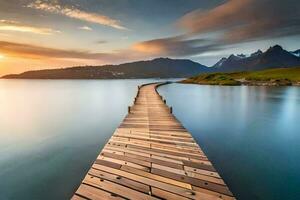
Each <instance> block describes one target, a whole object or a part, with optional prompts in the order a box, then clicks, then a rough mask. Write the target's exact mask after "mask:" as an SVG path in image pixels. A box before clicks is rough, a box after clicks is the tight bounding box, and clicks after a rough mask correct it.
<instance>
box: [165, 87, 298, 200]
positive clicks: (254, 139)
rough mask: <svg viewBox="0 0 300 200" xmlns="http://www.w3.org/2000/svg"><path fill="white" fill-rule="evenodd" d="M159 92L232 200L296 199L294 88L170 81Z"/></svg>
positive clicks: (296, 143)
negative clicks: (230, 192)
mask: <svg viewBox="0 0 300 200" xmlns="http://www.w3.org/2000/svg"><path fill="white" fill-rule="evenodd" d="M159 91H160V93H161V94H163V95H164V96H165V97H166V98H167V102H168V104H170V105H172V106H173V110H174V113H175V115H176V116H177V117H178V118H179V120H181V121H182V122H183V124H184V125H185V126H186V128H188V129H189V130H190V131H191V132H192V134H193V135H194V137H195V139H196V140H197V141H198V142H199V143H200V145H201V147H202V148H203V150H204V151H205V152H206V154H207V155H208V156H209V158H210V159H211V161H212V162H213V163H214V165H215V167H216V168H217V170H218V171H219V172H220V174H221V175H222V176H223V178H224V179H225V181H226V182H227V184H228V185H229V186H230V187H231V189H232V191H233V192H234V194H235V195H236V196H237V197H238V199H242V200H253V199H272V200H276V199H278V200H281V199H289V200H294V199H295V200H296V199H299V195H300V192H299V190H298V188H297V186H299V185H300V172H299V167H300V160H299V159H298V158H299V155H300V145H299V143H300V134H299V133H300V132H299V130H300V123H299V119H300V112H299V111H300V88H299V87H254V86H253V87H252V86H250V87H248V86H241V87H222V86H201V85H183V84H172V85H166V86H164V87H161V88H160V89H159ZM183 99H184V102H183Z"/></svg>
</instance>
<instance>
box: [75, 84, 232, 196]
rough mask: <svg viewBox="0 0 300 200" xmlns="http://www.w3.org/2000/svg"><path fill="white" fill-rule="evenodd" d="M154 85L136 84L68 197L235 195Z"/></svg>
mask: <svg viewBox="0 0 300 200" xmlns="http://www.w3.org/2000/svg"><path fill="white" fill-rule="evenodd" d="M157 86H158V84H150V85H144V86H142V87H140V88H139V91H138V94H137V97H136V98H135V102H134V105H133V106H132V107H130V109H128V110H130V112H129V113H128V115H127V116H126V118H125V119H124V121H123V122H122V124H121V125H120V126H119V127H118V128H117V129H116V131H115V132H114V134H113V136H112V137H111V138H110V140H109V141H108V142H107V144H106V145H105V147H104V148H103V150H102V151H101V153H100V154H99V156H98V157H97V159H96V161H95V162H94V164H93V165H92V167H91V168H90V170H89V171H88V173H87V174H86V176H85V178H84V180H83V181H82V183H81V185H80V186H79V188H78V189H77V191H76V192H75V194H74V196H73V197H72V200H82V199H93V200H94V199H95V200H98V199H99V200H100V199H101V200H103V199H104V200H105V199H137V200H140V199H174V200H184V199H203V200H212V199H220V200H221V199H225V200H231V199H235V198H234V197H233V195H232V193H231V192H230V190H229V189H228V187H227V186H226V184H225V183H224V181H223V180H222V178H221V177H220V175H219V174H218V173H217V172H216V170H215V169H214V167H213V166H212V164H211V162H210V161H209V160H208V158H207V157H206V156H205V154H204V153H203V151H202V150H201V148H200V147H199V146H198V144H197V143H196V142H195V140H194V139H193V137H192V136H191V134H190V133H189V132H188V131H187V130H186V129H185V128H184V127H183V126H182V125H181V123H180V122H179V121H178V120H177V119H176V118H175V117H174V116H173V115H172V113H171V112H172V109H171V108H169V107H168V106H167V105H166V104H165V102H164V101H163V100H162V98H161V96H160V95H159V94H158V93H157V92H156V87H157Z"/></svg>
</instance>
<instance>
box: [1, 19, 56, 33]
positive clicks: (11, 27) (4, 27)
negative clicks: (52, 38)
mask: <svg viewBox="0 0 300 200" xmlns="http://www.w3.org/2000/svg"><path fill="white" fill-rule="evenodd" d="M0 31H16V32H24V33H34V34H42V35H52V34H54V33H59V32H60V31H58V30H53V29H50V28H42V27H35V26H29V25H24V24H21V23H20V22H17V21H9V20H3V19H2V20H0Z"/></svg>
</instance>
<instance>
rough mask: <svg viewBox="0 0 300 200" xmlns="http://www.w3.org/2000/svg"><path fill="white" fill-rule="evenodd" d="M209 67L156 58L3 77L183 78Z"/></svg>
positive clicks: (188, 61) (186, 61) (179, 60)
mask: <svg viewBox="0 0 300 200" xmlns="http://www.w3.org/2000/svg"><path fill="white" fill-rule="evenodd" d="M209 70H210V68H208V67H206V66H204V65H201V64H199V63H196V62H193V61H191V60H184V59H170V58H157V59H154V60H149V61H138V62H131V63H125V64H120V65H104V66H85V67H71V68H62V69H48V70H38V71H28V72H24V73H21V74H10V75H6V76H3V77H2V78H23V79H125V78H128V79H133V78H184V77H189V76H193V75H197V74H200V73H204V72H208V71H209Z"/></svg>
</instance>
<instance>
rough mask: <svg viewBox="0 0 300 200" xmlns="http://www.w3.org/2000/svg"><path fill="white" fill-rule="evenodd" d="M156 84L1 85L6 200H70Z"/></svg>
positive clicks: (0, 193)
mask: <svg viewBox="0 0 300 200" xmlns="http://www.w3.org/2000/svg"><path fill="white" fill-rule="evenodd" d="M153 81H157V80H151V79H149V80H114V81H109V80H103V81H101V80H100V81H99V80H95V81H92V80H91V81H87V80H76V81H71V80H70V81H69V80H57V81H47V80H0V169H1V170H0V180H1V181H0V199H9V200H11V199H22V200H27V199H28V200H35V199H43V200H47V199H49V200H50V199H51V200H52V199H55V200H59V199H69V198H70V196H71V195H72V193H73V191H74V190H75V189H76V187H77V185H78V184H79V183H80V181H81V178H82V177H83V176H84V174H85V173H86V171H87V170H88V168H89V165H90V164H91V163H92V162H93V160H94V159H95V157H96V156H97V154H98V153H99V150H100V149H101V148H102V147H103V145H104V144H105V142H106V141H107V139H108V138H109V137H110V136H111V134H112V133H113V131H114V129H115V128H116V127H117V126H118V125H119V123H120V122H121V120H122V119H123V117H124V116H125V114H126V112H127V106H128V105H130V104H131V103H132V100H133V97H134V96H135V94H136V89H137V85H139V84H142V83H147V82H153Z"/></svg>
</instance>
